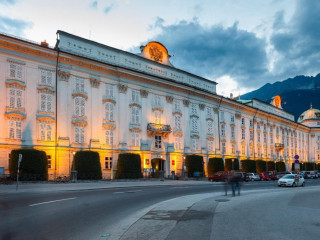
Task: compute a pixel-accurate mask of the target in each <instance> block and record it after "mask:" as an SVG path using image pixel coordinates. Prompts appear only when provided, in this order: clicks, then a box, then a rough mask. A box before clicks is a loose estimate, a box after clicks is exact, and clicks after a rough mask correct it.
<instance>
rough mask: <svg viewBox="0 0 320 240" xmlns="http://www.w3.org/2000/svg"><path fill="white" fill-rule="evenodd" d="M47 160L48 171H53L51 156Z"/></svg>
mask: <svg viewBox="0 0 320 240" xmlns="http://www.w3.org/2000/svg"><path fill="white" fill-rule="evenodd" d="M47 158H48V169H51V155H48V156H47Z"/></svg>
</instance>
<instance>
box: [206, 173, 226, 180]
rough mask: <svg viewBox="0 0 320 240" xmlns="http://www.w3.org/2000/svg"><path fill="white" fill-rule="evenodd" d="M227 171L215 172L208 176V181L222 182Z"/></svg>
mask: <svg viewBox="0 0 320 240" xmlns="http://www.w3.org/2000/svg"><path fill="white" fill-rule="evenodd" d="M227 175H228V173H227V172H224V171H220V172H216V173H214V174H213V175H211V176H209V177H208V180H209V181H210V182H223V181H225V179H226V178H227Z"/></svg>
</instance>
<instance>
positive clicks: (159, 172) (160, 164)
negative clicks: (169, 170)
mask: <svg viewBox="0 0 320 240" xmlns="http://www.w3.org/2000/svg"><path fill="white" fill-rule="evenodd" d="M164 163H165V161H164V160H163V159H162V158H154V159H152V160H151V168H152V172H151V177H153V178H162V177H163V176H164Z"/></svg>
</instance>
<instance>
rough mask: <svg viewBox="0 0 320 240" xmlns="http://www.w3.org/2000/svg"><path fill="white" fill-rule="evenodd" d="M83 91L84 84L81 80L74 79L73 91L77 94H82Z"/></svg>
mask: <svg viewBox="0 0 320 240" xmlns="http://www.w3.org/2000/svg"><path fill="white" fill-rule="evenodd" d="M84 89H85V83H84V79H83V78H76V81H75V90H76V91H77V92H84Z"/></svg>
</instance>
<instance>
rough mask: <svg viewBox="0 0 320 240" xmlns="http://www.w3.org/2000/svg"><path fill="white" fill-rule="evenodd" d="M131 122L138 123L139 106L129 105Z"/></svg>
mask: <svg viewBox="0 0 320 240" xmlns="http://www.w3.org/2000/svg"><path fill="white" fill-rule="evenodd" d="M131 123H133V124H140V108H139V107H137V106H133V107H131Z"/></svg>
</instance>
